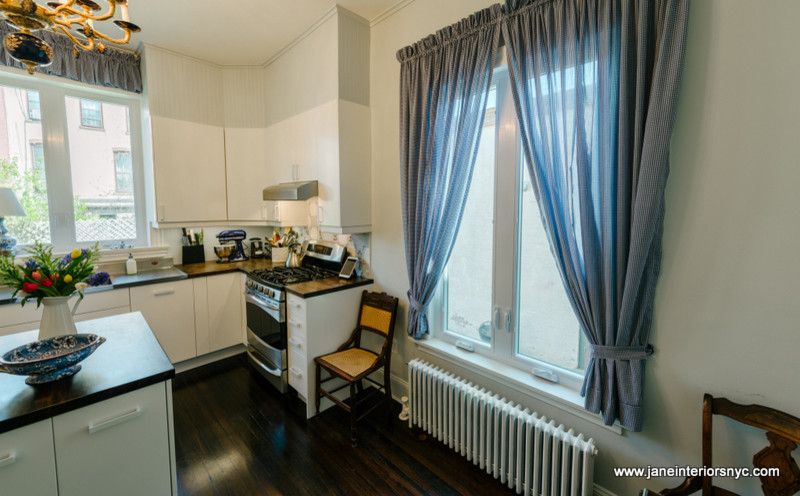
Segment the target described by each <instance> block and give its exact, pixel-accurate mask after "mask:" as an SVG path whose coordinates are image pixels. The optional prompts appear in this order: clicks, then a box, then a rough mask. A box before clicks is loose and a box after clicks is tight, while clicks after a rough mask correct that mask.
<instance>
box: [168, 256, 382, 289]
mask: <svg viewBox="0 0 800 496" xmlns="http://www.w3.org/2000/svg"><path fill="white" fill-rule="evenodd" d="M275 266H279V267H282V266H283V262H279V263H275V262H273V261H272V260H270V259H268V258H266V259H265V258H260V259H250V260H246V261H244V262H233V263H217V262H214V261H211V262H204V263H197V264H187V265H176V266H175V268H176V269H180V270H182V271H183V272H186V273H187V274H188V275H189V277H190V278H192V277H205V276H213V275H215V274H225V273H228V272H236V271H241V272H244V273H248V272H252V271H254V270H259V269H271V268H273V267H275ZM373 282H375V281H373V280H372V279H368V278H363V277H358V278H353V279H341V278H339V277H335V276H334V277H328V278H326V279H317V280H315V281H308V282H300V283H297V284H290V285H288V286H286V291H287V292H289V293H291V294H294V295H297V296H300V297H301V298H313V297H314V296H319V295H323V294H327V293H333V292H334V291H341V290H343V289H349V288H355V287H358V286H366V285H368V284H372V283H373Z"/></svg>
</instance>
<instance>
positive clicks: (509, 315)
mask: <svg viewBox="0 0 800 496" xmlns="http://www.w3.org/2000/svg"><path fill="white" fill-rule="evenodd" d="M513 321H514V310H512V309H510V308H509V309H508V310H506V332H511V327H512V326H511V324H512V322H513Z"/></svg>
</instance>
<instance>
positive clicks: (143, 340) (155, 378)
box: [0, 312, 175, 496]
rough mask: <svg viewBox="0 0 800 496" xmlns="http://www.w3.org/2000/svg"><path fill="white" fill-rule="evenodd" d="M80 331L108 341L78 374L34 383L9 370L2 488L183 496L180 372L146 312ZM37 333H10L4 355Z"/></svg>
mask: <svg viewBox="0 0 800 496" xmlns="http://www.w3.org/2000/svg"><path fill="white" fill-rule="evenodd" d="M77 327H78V332H79V333H94V334H98V335H100V336H103V337H105V338H106V342H105V343H104V344H103V345H102V346H100V347H99V348H98V349H97V351H95V353H94V354H93V355H91V356H90V357H89V358H87V359H86V360H84V361H83V362H81V366H82V369H81V371H80V372H78V373H77V374H76V375H75V376H74V377H72V378H69V379H64V380H61V381H57V382H53V383H50V384H45V385H42V386H37V387H31V386H28V385H26V384H25V378H24V377H19V376H12V375H8V374H0V488H2V491H3V494H6V491H8V494H36V495H43V496H46V495H50V494H52V495H59V496H65V495H66V496H72V495H76V496H77V495H87V494H115V495H127V494H130V495H134V494H158V495H161V494H164V495H167V494H175V490H174V480H175V477H174V470H175V462H174V456H175V451H174V437H173V436H174V429H173V426H172V378H173V377H174V376H175V369H174V368H173V366H172V364H171V363H170V361H169V359H168V358H167V356H166V354H165V353H164V351H163V350H162V349H161V346H160V345H159V344H158V341H157V340H156V338H155V336H154V335H153V333H152V331H151V330H150V327H149V326H148V324H147V322H146V321H145V319H144V317H143V316H142V314H141V313H139V312H134V313H128V314H123V315H115V316H111V317H106V318H102V319H95V320H88V321H84V322H79V323H78V324H77ZM36 337H37V331H28V332H22V333H18V334H11V335H8V336H2V337H0V353H5V352H6V351H8V350H10V349H12V348H15V347H16V346H19V345H22V344H25V343H28V342H31V341H35V340H36ZM56 466H57V467H58V472H57V474H56Z"/></svg>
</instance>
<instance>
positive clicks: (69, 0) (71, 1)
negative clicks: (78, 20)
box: [45, 0, 75, 15]
mask: <svg viewBox="0 0 800 496" xmlns="http://www.w3.org/2000/svg"><path fill="white" fill-rule="evenodd" d="M73 5H75V0H66V1H65V2H64V3H62V4H61V5H59V6H58V7H56V8H55V9H53V13H54V14H55V15H58V14H59V13H60V12H61V11H63V10H64V9H66V8H69V7H72V6H73ZM45 10H47V9H45ZM49 14H50V12H49V11H48V15H49Z"/></svg>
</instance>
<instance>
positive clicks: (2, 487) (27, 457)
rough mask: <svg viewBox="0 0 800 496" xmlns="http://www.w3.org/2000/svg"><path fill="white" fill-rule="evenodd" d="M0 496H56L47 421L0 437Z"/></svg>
mask: <svg viewBox="0 0 800 496" xmlns="http://www.w3.org/2000/svg"><path fill="white" fill-rule="evenodd" d="M0 494H9V495H15V494H30V495H34V494H35V495H36V496H39V495H41V496H49V495H53V496H56V495H57V494H58V488H57V483H56V460H55V454H54V453H53V424H52V422H51V421H50V420H49V419H48V420H43V421H41V422H38V423H35V424H31V425H27V426H25V427H20V428H19V429H15V430H13V431H10V432H6V433H5V434H0Z"/></svg>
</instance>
